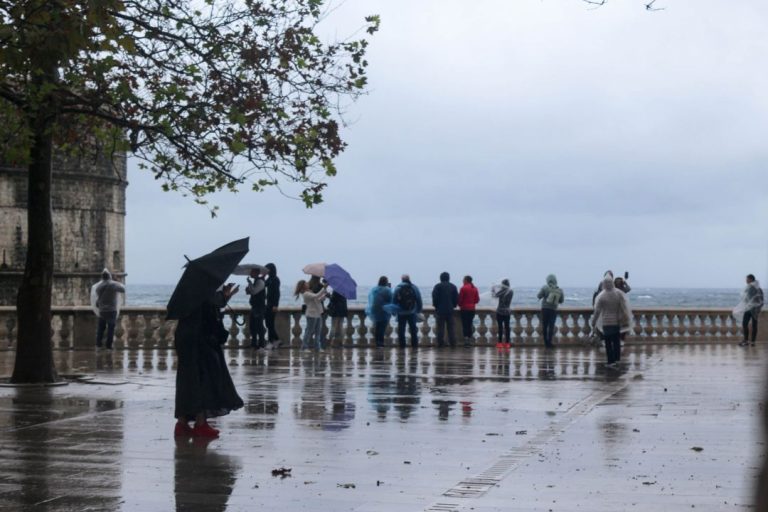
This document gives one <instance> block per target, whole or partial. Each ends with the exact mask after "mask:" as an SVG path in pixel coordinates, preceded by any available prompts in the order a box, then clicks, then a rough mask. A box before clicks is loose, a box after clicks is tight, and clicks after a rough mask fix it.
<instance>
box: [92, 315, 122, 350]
mask: <svg viewBox="0 0 768 512" xmlns="http://www.w3.org/2000/svg"><path fill="white" fill-rule="evenodd" d="M116 322H117V311H105V312H104V313H99V325H98V327H97V328H96V346H97V347H100V346H101V340H102V339H103V338H104V331H105V330H106V331H107V348H112V342H113V340H114V339H115V323H116Z"/></svg>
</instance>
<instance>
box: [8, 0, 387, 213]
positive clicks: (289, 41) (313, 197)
mask: <svg viewBox="0 0 768 512" xmlns="http://www.w3.org/2000/svg"><path fill="white" fill-rule="evenodd" d="M324 12H325V11H324V6H323V2H322V1H321V0H271V1H261V2H259V1H254V0H216V1H214V0H205V1H202V0H201V1H189V0H26V1H25V0H22V1H11V2H9V1H7V0H0V115H2V117H3V119H14V121H13V122H10V123H4V124H3V127H0V150H2V154H3V155H4V156H5V159H6V160H8V159H10V160H13V161H17V162H25V161H26V160H27V159H28V155H29V148H30V147H31V146H32V144H31V140H32V132H33V131H34V128H32V127H31V125H30V123H31V121H30V120H31V119H32V118H34V117H36V115H37V114H38V113H40V114H41V115H44V116H46V117H50V118H51V119H52V120H54V124H53V128H54V134H55V142H56V144H57V146H61V147H65V148H67V147H76V146H80V145H82V143H83V142H85V141H100V143H101V144H102V145H103V144H111V147H114V148H118V149H125V150H128V151H130V153H131V154H132V155H133V156H135V157H136V158H138V159H139V160H140V161H141V166H142V167H145V168H147V169H149V170H150V171H151V172H152V173H154V175H155V177H156V178H157V179H159V180H161V182H162V186H163V187H164V188H165V189H167V190H181V191H183V192H185V193H190V194H191V195H193V196H194V197H195V198H197V200H199V201H201V202H204V201H205V199H204V196H205V195H206V194H208V193H210V192H213V191H216V190H220V189H230V190H234V189H237V188H241V187H242V186H246V187H250V188H252V189H254V190H261V189H263V188H264V187H267V186H269V185H273V184H277V183H279V182H280V180H281V179H287V180H290V181H292V182H298V183H301V184H303V187H302V190H303V191H302V193H301V196H302V198H303V200H304V201H305V202H306V204H307V205H308V206H311V205H312V204H315V203H317V202H319V201H320V200H321V191H322V189H323V187H324V186H325V182H324V178H325V177H327V176H333V175H334V174H335V173H336V169H335V167H334V163H333V159H334V157H336V156H337V155H338V154H339V153H340V152H341V151H342V150H343V149H344V147H345V143H344V142H343V141H342V139H341V137H340V134H339V123H340V119H339V116H338V114H339V112H340V110H339V107H340V106H343V105H345V102H346V100H348V99H350V98H354V97H355V96H357V95H359V94H360V93H362V92H364V90H365V87H366V85H367V78H366V67H367V65H368V62H367V61H366V60H365V53H366V48H367V45H368V41H367V39H366V37H367V36H369V35H370V34H373V33H374V32H375V31H376V30H377V28H378V26H379V19H378V17H377V16H369V17H367V18H366V20H365V25H364V26H363V27H361V31H362V30H364V31H365V32H364V33H363V35H362V37H360V38H358V39H350V40H345V41H341V42H329V43H327V42H324V41H323V40H321V38H320V37H319V36H318V34H317V30H316V27H317V25H318V23H319V22H321V21H322V19H323V16H324ZM361 21H362V20H361ZM46 73H47V74H49V75H50V76H49V77H48V78H45V79H43V78H44V77H45V75H46ZM2 132H5V133H2Z"/></svg>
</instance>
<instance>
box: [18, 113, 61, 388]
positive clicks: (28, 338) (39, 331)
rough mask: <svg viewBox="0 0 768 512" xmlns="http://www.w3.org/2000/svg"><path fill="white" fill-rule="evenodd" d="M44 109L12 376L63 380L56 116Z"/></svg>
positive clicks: (37, 124) (34, 158)
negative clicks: (55, 336)
mask: <svg viewBox="0 0 768 512" xmlns="http://www.w3.org/2000/svg"><path fill="white" fill-rule="evenodd" d="M43 116H46V114H43V113H39V114H38V117H37V118H36V119H33V120H32V122H31V125H32V128H33V131H34V134H35V135H34V140H33V144H32V148H31V162H30V164H29V177H28V183H29V184H28V188H29V190H28V192H27V261H26V266H25V267H24V278H23V279H22V281H21V286H20V288H19V295H18V297H17V301H16V314H17V317H18V338H17V340H18V341H17V344H16V364H15V366H14V368H13V375H12V377H11V382H14V383H45V382H55V381H56V380H57V375H56V368H55V366H54V363H53V344H52V340H51V291H52V287H53V256H54V255H53V214H52V211H51V184H52V181H53V178H52V164H53V135H52V127H53V117H52V116H51V117H47V116H46V117H43Z"/></svg>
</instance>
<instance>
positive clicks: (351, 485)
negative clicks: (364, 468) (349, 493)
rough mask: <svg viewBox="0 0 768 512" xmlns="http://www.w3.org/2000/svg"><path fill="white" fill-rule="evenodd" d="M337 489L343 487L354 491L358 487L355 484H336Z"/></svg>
mask: <svg viewBox="0 0 768 512" xmlns="http://www.w3.org/2000/svg"><path fill="white" fill-rule="evenodd" d="M336 487H341V488H342V489H354V488H355V487H357V486H356V485H355V484H336Z"/></svg>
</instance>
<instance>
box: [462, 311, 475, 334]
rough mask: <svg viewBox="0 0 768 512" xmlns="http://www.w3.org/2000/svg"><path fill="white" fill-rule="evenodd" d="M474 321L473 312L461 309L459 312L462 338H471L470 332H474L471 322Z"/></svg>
mask: <svg viewBox="0 0 768 512" xmlns="http://www.w3.org/2000/svg"><path fill="white" fill-rule="evenodd" d="M474 320H475V311H474V310H468V309H463V310H461V334H462V335H463V336H464V338H471V337H472V331H473V330H474V325H472V324H473V322H474Z"/></svg>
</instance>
